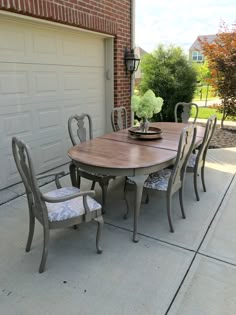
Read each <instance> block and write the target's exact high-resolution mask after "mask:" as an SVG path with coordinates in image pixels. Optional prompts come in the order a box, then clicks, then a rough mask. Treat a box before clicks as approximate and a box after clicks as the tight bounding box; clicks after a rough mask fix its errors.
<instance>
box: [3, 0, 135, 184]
mask: <svg viewBox="0 0 236 315" xmlns="http://www.w3.org/2000/svg"><path fill="white" fill-rule="evenodd" d="M133 11H134V3H133V1H129V0H103V1H95V0H90V1H88V0H80V1H78V0H73V1H72V0H71V1H67V0H37V1H36V0H21V1H20V0H15V1H11V0H9V1H8V0H3V1H0V126H1V138H0V148H1V150H0V153H1V154H0V167H1V172H0V188H4V187H7V186H9V185H12V184H14V183H16V182H18V181H19V176H18V174H17V172H16V167H15V164H14V161H13V157H12V151H11V138H12V136H18V137H19V138H20V139H23V140H24V141H25V142H26V143H27V144H28V145H29V146H30V148H31V149H32V152H33V158H34V162H35V167H36V171H37V173H41V172H44V171H47V170H49V169H52V168H54V167H57V166H59V165H62V164H64V163H66V162H68V161H69V159H68V157H67V150H68V148H69V147H70V146H71V143H70V141H69V137H68V131H67V120H68V118H69V116H70V115H71V114H74V113H77V114H80V113H83V112H86V113H89V114H91V116H92V120H93V133H94V136H95V137H96V136H99V135H101V134H104V133H105V132H107V131H109V130H111V126H110V113H111V110H112V108H113V106H120V105H125V106H126V107H127V109H128V112H129V113H130V108H129V107H130V94H131V91H130V86H131V75H130V74H129V73H128V74H126V69H125V65H124V51H125V48H126V47H127V48H128V49H130V48H132V36H131V35H132V34H131V32H132V25H133V24H134V23H133Z"/></svg>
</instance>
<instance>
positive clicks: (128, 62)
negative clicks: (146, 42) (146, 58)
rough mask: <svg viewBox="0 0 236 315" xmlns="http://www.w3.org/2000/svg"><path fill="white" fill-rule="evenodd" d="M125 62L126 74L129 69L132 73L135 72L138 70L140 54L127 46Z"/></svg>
mask: <svg viewBox="0 0 236 315" xmlns="http://www.w3.org/2000/svg"><path fill="white" fill-rule="evenodd" d="M124 62H125V69H126V74H127V73H128V71H129V72H130V73H131V74H132V73H133V72H135V71H137V70H138V66H139V62H140V58H138V56H137V55H135V53H134V49H130V50H128V48H127V47H126V48H125V57H124Z"/></svg>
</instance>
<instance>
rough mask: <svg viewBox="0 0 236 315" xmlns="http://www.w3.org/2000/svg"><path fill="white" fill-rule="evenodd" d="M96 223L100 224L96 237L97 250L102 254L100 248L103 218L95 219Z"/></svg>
mask: <svg viewBox="0 0 236 315" xmlns="http://www.w3.org/2000/svg"><path fill="white" fill-rule="evenodd" d="M94 221H96V222H97V224H98V229H97V236H96V248H97V253H98V254H101V253H102V248H101V246H100V239H101V230H102V228H103V224H104V222H103V217H102V216H100V217H98V218H94Z"/></svg>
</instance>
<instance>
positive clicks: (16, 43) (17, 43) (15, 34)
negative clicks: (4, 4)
mask: <svg viewBox="0 0 236 315" xmlns="http://www.w3.org/2000/svg"><path fill="white" fill-rule="evenodd" d="M6 38H7V40H6ZM25 55H26V34H25V31H24V29H22V28H16V27H15V25H14V24H13V25H11V24H10V23H6V22H5V21H0V60H4V61H8V60H9V58H10V59H11V60H24V59H25Z"/></svg>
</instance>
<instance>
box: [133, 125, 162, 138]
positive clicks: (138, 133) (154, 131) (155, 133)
mask: <svg viewBox="0 0 236 315" xmlns="http://www.w3.org/2000/svg"><path fill="white" fill-rule="evenodd" d="M128 132H129V138H132V139H140V140H154V139H160V138H162V135H161V134H162V130H161V129H160V128H157V127H149V128H148V130H147V132H143V131H142V130H141V129H140V127H131V128H129V129H128Z"/></svg>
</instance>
